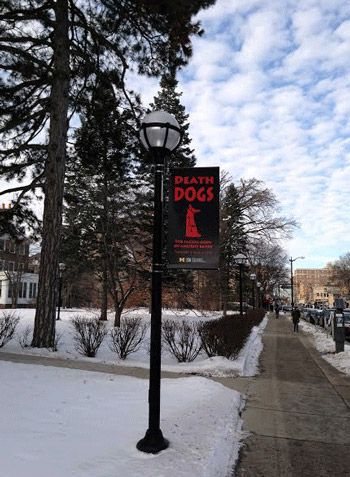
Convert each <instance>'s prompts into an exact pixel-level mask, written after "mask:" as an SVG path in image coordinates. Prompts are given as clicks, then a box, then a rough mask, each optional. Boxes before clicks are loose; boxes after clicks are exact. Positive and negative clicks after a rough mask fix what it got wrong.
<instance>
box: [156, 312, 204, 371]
mask: <svg viewBox="0 0 350 477" xmlns="http://www.w3.org/2000/svg"><path fill="white" fill-rule="evenodd" d="M162 336H163V340H164V342H165V344H166V347H167V348H168V350H169V351H170V353H171V354H173V355H174V356H175V358H176V359H177V360H178V362H179V363H186V362H191V361H193V360H194V359H196V358H197V356H198V354H199V352H200V350H201V342H200V339H199V335H198V327H197V325H196V323H193V322H189V321H184V320H183V321H181V322H177V321H173V320H165V321H164V322H163V325H162Z"/></svg>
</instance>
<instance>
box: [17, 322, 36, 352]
mask: <svg viewBox="0 0 350 477" xmlns="http://www.w3.org/2000/svg"><path fill="white" fill-rule="evenodd" d="M32 335H33V327H32V326H30V325H28V326H26V327H25V328H24V330H22V333H20V334H18V337H17V341H18V343H19V345H20V347H21V348H22V349H26V348H30V343H31V337H32Z"/></svg>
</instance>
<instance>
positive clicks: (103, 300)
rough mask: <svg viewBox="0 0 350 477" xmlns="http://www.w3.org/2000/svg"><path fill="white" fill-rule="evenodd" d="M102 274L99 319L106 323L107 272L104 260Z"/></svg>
mask: <svg viewBox="0 0 350 477" xmlns="http://www.w3.org/2000/svg"><path fill="white" fill-rule="evenodd" d="M103 267H104V270H103V272H102V298H101V317H100V320H102V321H107V310H108V271H107V270H106V268H107V267H106V260H105V261H104V263H103Z"/></svg>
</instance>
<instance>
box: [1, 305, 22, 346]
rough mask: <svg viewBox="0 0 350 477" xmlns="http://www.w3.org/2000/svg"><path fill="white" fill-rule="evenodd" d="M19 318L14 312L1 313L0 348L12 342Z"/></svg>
mask: <svg viewBox="0 0 350 477" xmlns="http://www.w3.org/2000/svg"><path fill="white" fill-rule="evenodd" d="M19 320H20V317H19V315H18V314H17V313H15V312H13V311H12V312H5V311H4V312H3V313H2V318H0V348H2V347H3V346H5V344H6V343H8V342H9V341H10V340H12V338H13V335H14V334H15V331H16V327H17V325H18V322H19Z"/></svg>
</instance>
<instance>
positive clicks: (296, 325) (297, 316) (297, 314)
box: [292, 307, 300, 332]
mask: <svg viewBox="0 0 350 477" xmlns="http://www.w3.org/2000/svg"><path fill="white" fill-rule="evenodd" d="M292 320H293V323H294V331H298V332H299V320H300V311H299V310H298V308H297V307H295V308H293V311H292Z"/></svg>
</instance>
